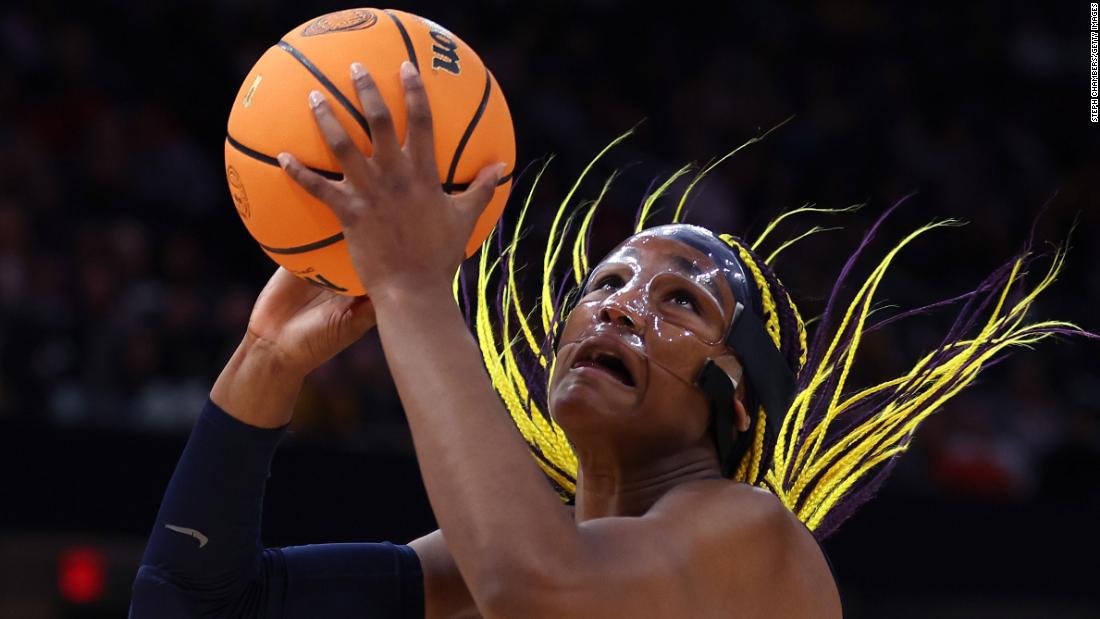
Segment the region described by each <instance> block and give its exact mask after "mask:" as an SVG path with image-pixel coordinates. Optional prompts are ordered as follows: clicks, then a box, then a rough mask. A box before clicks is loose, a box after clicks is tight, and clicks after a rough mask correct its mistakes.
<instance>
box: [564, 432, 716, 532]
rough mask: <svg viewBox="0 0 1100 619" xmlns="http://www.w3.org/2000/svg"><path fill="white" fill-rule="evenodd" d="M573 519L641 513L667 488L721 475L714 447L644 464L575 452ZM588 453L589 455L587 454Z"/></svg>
mask: <svg viewBox="0 0 1100 619" xmlns="http://www.w3.org/2000/svg"><path fill="white" fill-rule="evenodd" d="M577 455H578V459H579V468H578V471H577V494H576V509H575V511H574V516H575V518H576V521H577V522H578V523H579V522H584V521H586V520H592V519H594V518H606V517H609V516H641V515H643V514H645V513H646V512H647V511H649V509H650V508H651V507H653V504H654V503H656V502H657V501H658V500H659V499H660V498H661V497H662V496H664V495H665V494H666V493H668V491H669V490H671V489H672V488H674V487H675V486H678V485H680V484H683V483H685V482H689V481H693V480H697V479H708V478H715V477H719V476H720V474H721V473H720V471H719V467H718V461H717V459H716V457H715V454H714V450H713V449H705V448H701V447H697V448H692V449H689V450H687V451H682V452H678V453H675V454H671V455H669V456H667V457H664V458H659V459H654V460H648V461H646V462H644V463H626V462H623V461H622V460H620V459H617V458H615V457H613V456H610V457H609V456H608V451H603V450H600V452H599V453H598V454H597V453H594V452H591V453H587V454H586V453H584V452H583V451H579V452H578V454H577ZM586 456H588V457H586Z"/></svg>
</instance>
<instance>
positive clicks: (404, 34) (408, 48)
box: [386, 9, 420, 73]
mask: <svg viewBox="0 0 1100 619" xmlns="http://www.w3.org/2000/svg"><path fill="white" fill-rule="evenodd" d="M386 15H389V16H390V19H392V20H393V23H394V25H396V26H397V30H398V31H399V32H400V33H401V38H402V39H404V40H405V53H406V54H407V55H408V56H409V62H411V63H413V66H414V67H416V72H417V73H419V72H420V63H419V62H417V61H416V48H414V47H413V42H412V39H411V38H409V31H408V30H405V24H403V23H401V18H399V17H398V16H396V15H394V14H393V12H392V11H390V10H389V9H386Z"/></svg>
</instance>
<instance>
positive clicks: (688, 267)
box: [623, 247, 722, 301]
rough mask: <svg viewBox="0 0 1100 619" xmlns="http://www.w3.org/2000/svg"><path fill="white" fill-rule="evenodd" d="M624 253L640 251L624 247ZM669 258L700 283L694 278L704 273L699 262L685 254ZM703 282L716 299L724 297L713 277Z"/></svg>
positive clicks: (675, 265)
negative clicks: (689, 258) (696, 262)
mask: <svg viewBox="0 0 1100 619" xmlns="http://www.w3.org/2000/svg"><path fill="white" fill-rule="evenodd" d="M623 253H624V254H629V255H632V256H636V255H638V252H637V251H636V250H635V249H634V248H632V247H626V248H624V249H623ZM668 260H669V262H671V263H672V266H674V267H676V269H677V270H678V271H680V273H681V274H682V275H687V276H688V277H689V279H691V280H692V281H693V282H696V283H700V282H698V280H695V279H694V277H695V276H698V275H703V270H702V269H700V268H699V266H698V265H697V264H695V263H694V262H692V261H691V260H688V259H687V258H685V257H683V256H671V257H669V259H668ZM701 283H702V285H703V287H704V288H706V289H707V291H709V292H710V294H711V295H713V296H714V298H715V299H716V300H719V301H720V300H721V299H722V295H721V293H719V291H718V286H717V285H716V284H715V283H714V279H713V278H707V279H706V280H704V281H703V282H701Z"/></svg>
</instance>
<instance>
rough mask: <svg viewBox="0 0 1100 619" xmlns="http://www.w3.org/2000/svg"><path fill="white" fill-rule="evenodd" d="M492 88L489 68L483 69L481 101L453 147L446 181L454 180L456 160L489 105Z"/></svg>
mask: <svg viewBox="0 0 1100 619" xmlns="http://www.w3.org/2000/svg"><path fill="white" fill-rule="evenodd" d="M492 90H493V80H492V79H490V78H489V69H485V91H484V92H483V93H481V103H478V105H477V111H476V112H474V117H473V118H471V119H470V124H469V125H467V126H466V133H463V134H462V139H461V140H459V141H458V146H457V147H455V154H454V156H453V157H451V169H450V170H448V172H447V182H448V183H453V182H454V180H455V172H457V171H458V160H459V159H461V158H462V151H464V150H466V144H467V143H468V142H469V141H470V136H472V135H473V134H474V129H476V128H477V124H478V123H479V122H481V117H482V116H484V115H485V108H486V107H488V106H489V92H490V91H492Z"/></svg>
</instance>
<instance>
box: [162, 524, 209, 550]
mask: <svg viewBox="0 0 1100 619" xmlns="http://www.w3.org/2000/svg"><path fill="white" fill-rule="evenodd" d="M164 528H165V529H168V530H169V531H175V532H176V533H183V534H184V535H190V536H191V537H193V538H195V539H196V540H198V541H199V548H202V547H203V546H205V545H206V542H209V541H210V538H208V537H206V536H205V535H203V534H202V533H199V532H198V531H196V530H195V529H188V528H187V527H177V526H176V525H174V524H166V525H164Z"/></svg>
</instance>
